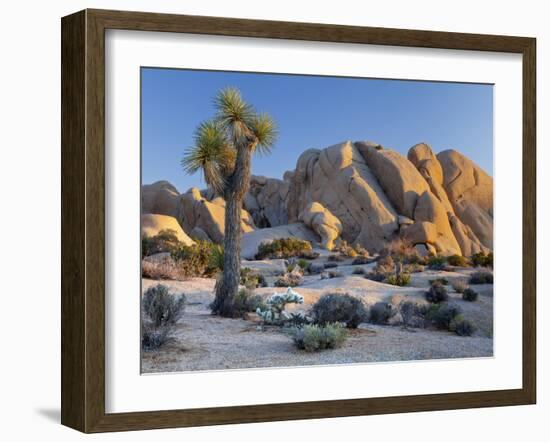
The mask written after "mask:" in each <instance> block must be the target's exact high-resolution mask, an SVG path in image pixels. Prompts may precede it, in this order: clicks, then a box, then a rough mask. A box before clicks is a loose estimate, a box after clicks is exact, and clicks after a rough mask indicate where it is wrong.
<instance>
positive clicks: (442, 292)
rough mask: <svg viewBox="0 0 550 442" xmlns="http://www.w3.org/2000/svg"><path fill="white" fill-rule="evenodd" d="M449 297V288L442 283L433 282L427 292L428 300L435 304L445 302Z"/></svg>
mask: <svg viewBox="0 0 550 442" xmlns="http://www.w3.org/2000/svg"><path fill="white" fill-rule="evenodd" d="M448 298H449V295H448V294H447V289H446V288H445V286H444V285H443V284H441V283H435V284H432V285H431V286H430V288H429V289H428V291H427V292H426V300H427V301H428V302H431V303H434V304H438V303H440V302H444V301H446V300H447V299H448Z"/></svg>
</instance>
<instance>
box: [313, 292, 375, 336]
mask: <svg viewBox="0 0 550 442" xmlns="http://www.w3.org/2000/svg"><path fill="white" fill-rule="evenodd" d="M311 312H312V316H313V319H314V321H315V323H316V324H321V325H324V324H328V323H335V322H342V323H344V324H345V325H346V327H348V328H357V326H358V325H359V324H361V322H363V321H365V319H366V318H367V310H366V309H365V306H364V305H363V303H362V302H361V300H359V299H357V298H354V297H353V296H350V295H348V294H347V293H346V294H341V293H330V294H327V295H323V296H322V297H321V298H320V299H319V300H318V301H317V302H316V303H315V304H314V305H313V307H312V310H311Z"/></svg>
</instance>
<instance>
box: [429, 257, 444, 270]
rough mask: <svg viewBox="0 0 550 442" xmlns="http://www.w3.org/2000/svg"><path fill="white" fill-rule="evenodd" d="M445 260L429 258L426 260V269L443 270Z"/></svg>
mask: <svg viewBox="0 0 550 442" xmlns="http://www.w3.org/2000/svg"><path fill="white" fill-rule="evenodd" d="M446 262H447V260H446V259H445V257H444V256H430V257H429V258H428V267H429V268H430V269H432V270H443V269H445V264H446Z"/></svg>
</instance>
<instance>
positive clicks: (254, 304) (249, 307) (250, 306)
mask: <svg viewBox="0 0 550 442" xmlns="http://www.w3.org/2000/svg"><path fill="white" fill-rule="evenodd" d="M265 308H266V303H265V302H264V300H263V298H262V297H261V296H260V295H255V294H254V291H253V290H251V289H241V290H239V292H238V293H237V296H235V299H234V301H233V311H234V312H235V316H246V314H247V313H254V312H256V310H258V309H261V310H264V309H265Z"/></svg>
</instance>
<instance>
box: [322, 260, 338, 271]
mask: <svg viewBox="0 0 550 442" xmlns="http://www.w3.org/2000/svg"><path fill="white" fill-rule="evenodd" d="M323 267H324V268H325V269H334V268H336V267H338V264H337V263H335V262H331V261H329V262H325V263H324V264H323Z"/></svg>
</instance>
